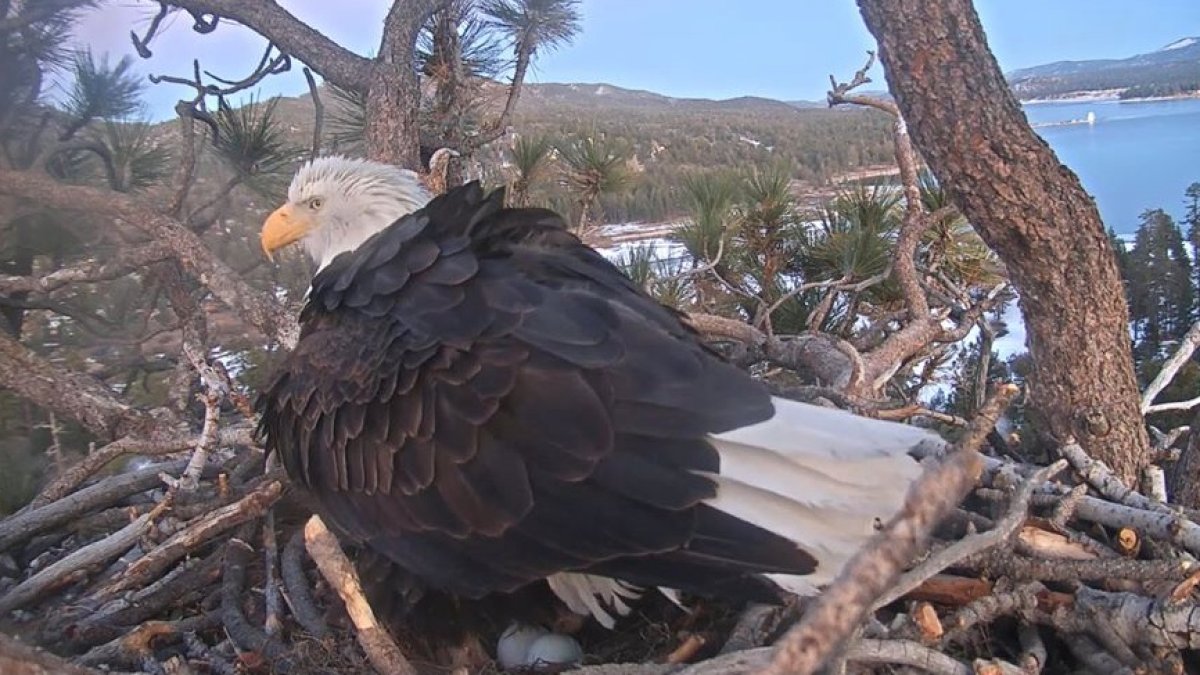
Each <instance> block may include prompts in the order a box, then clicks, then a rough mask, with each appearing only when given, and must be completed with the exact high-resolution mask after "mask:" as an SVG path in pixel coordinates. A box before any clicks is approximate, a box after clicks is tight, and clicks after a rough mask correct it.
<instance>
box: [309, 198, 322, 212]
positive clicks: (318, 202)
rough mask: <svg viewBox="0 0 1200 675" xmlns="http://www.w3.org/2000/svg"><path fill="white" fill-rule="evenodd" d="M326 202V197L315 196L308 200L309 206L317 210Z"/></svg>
mask: <svg viewBox="0 0 1200 675" xmlns="http://www.w3.org/2000/svg"><path fill="white" fill-rule="evenodd" d="M324 203H325V200H324V199H321V198H320V197H313V198H312V199H310V200H308V208H310V209H312V210H313V211H316V210H317V209H319V208H321V205H322V204H324Z"/></svg>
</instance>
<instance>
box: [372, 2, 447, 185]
mask: <svg viewBox="0 0 1200 675" xmlns="http://www.w3.org/2000/svg"><path fill="white" fill-rule="evenodd" d="M443 4H445V0H395V2H393V3H392V9H391V11H389V12H388V15H387V19H386V20H385V21H384V24H383V39H382V41H381V43H380V45H379V57H378V58H376V59H375V61H374V62H373V63H372V64H371V68H370V69H369V75H368V86H367V106H366V129H365V135H366V146H367V156H368V158H370V159H373V160H376V161H380V162H388V163H391V164H398V165H400V166H404V167H407V168H409V169H413V170H416V169H419V168H420V166H421V157H420V154H421V153H420V123H419V119H418V110H419V107H420V106H419V102H420V95H421V90H420V86H419V83H418V81H417V71H416V68H415V64H414V58H415V51H414V50H415V47H416V43H417V33H419V32H420V30H421V26H422V25H423V24H424V23H425V22H426V21H427V20H428V19H429V17H431V16H432V15H433V13H434V11H436V10H437V9H438V8H439V7H440V6H441V5H443Z"/></svg>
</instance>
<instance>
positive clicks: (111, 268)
mask: <svg viewBox="0 0 1200 675" xmlns="http://www.w3.org/2000/svg"><path fill="white" fill-rule="evenodd" d="M170 257H171V250H170V249H169V248H167V246H166V245H165V244H163V243H162V242H158V241H152V242H150V243H148V244H143V245H142V246H138V247H137V248H132V249H128V250H124V251H117V252H116V253H115V254H114V255H112V256H107V260H105V261H104V262H101V261H99V260H89V261H87V262H83V263H80V264H78V265H71V266H68V267H60V268H59V269H57V270H54V271H53V272H50V273H49V274H46V275H44V276H26V277H21V276H0V294H4V295H9V294H12V293H50V292H52V291H56V290H58V289H60V288H62V287H64V286H67V285H69V284H77V283H97V282H100V281H112V280H114V279H120V278H122V277H125V276H127V275H128V274H130V273H132V272H136V271H139V270H141V269H142V268H144V267H146V266H147V265H149V264H151V263H156V262H160V261H163V260H166V259H167V258H170Z"/></svg>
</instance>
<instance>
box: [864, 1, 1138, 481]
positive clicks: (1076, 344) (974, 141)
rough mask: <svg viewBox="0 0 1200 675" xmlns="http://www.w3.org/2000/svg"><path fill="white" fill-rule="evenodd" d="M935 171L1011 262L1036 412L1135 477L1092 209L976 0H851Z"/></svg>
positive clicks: (1111, 306) (1123, 345)
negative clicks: (1024, 102) (1002, 56)
mask: <svg viewBox="0 0 1200 675" xmlns="http://www.w3.org/2000/svg"><path fill="white" fill-rule="evenodd" d="M859 6H860V8H861V10H862V14H863V18H864V19H865V21H866V24H867V27H868V28H869V29H870V30H871V32H872V33H873V34H874V35H875V37H876V39H877V40H878V41H879V55H880V60H881V61H882V62H883V64H884V67H885V69H886V72H887V79H888V84H889V86H890V89H891V91H892V93H893V94H894V95H895V97H896V101H897V104H898V105H899V107H900V110H901V112H902V114H903V115H904V118H905V119H906V120H907V121H908V124H909V127H910V133H911V134H912V137H913V140H914V141H915V142H916V144H917V147H918V148H919V150H920V151H921V152H922V153H923V154H924V156H925V159H926V160H927V161H928V163H929V166H930V168H931V169H932V171H933V173H934V174H935V175H936V176H937V178H938V180H939V181H940V182H941V183H942V185H944V186H945V187H946V188H947V189H948V190H949V192H950V193H951V195H952V196H953V198H954V199H955V201H956V203H957V204H958V206H959V207H960V208H961V210H962V212H963V214H964V215H966V217H967V218H968V219H969V220H970V221H971V222H972V223H973V224H974V225H975V227H976V229H977V230H978V231H979V234H980V235H981V236H982V237H983V239H984V240H985V241H986V242H987V243H988V245H989V246H991V247H992V248H993V249H994V250H995V251H996V253H997V254H998V255H999V256H1000V258H1001V259H1002V260H1003V261H1004V263H1005V265H1006V266H1007V268H1008V272H1009V274H1010V276H1011V278H1012V281H1013V285H1014V286H1015V287H1016V289H1017V291H1018V292H1019V294H1020V303H1021V308H1022V310H1023V312H1024V315H1025V320H1026V324H1027V327H1028V335H1029V338H1028V340H1029V350H1030V352H1031V354H1032V356H1033V362H1034V371H1033V373H1032V376H1031V378H1030V399H1031V402H1032V404H1033V405H1032V406H1031V409H1032V410H1034V411H1036V412H1037V414H1039V415H1040V418H1041V421H1042V422H1043V425H1044V427H1045V430H1046V431H1047V432H1048V433H1049V434H1051V435H1052V436H1054V437H1056V439H1057V440H1059V441H1060V442H1061V441H1067V440H1068V439H1070V438H1075V439H1077V440H1078V441H1079V443H1080V444H1081V445H1082V446H1083V447H1084V449H1086V450H1087V451H1088V453H1089V454H1091V455H1092V456H1093V457H1096V458H1098V459H1101V460H1103V461H1104V462H1106V463H1107V464H1108V465H1109V466H1111V467H1112V468H1113V469H1114V470H1115V471H1116V472H1117V473H1118V475H1120V476H1121V478H1122V479H1123V480H1125V481H1127V482H1130V483H1132V482H1133V481H1134V480H1136V477H1137V475H1138V472H1139V469H1140V468H1141V467H1142V466H1144V465H1145V464H1146V463H1147V462H1148V460H1149V456H1150V442H1149V438H1148V436H1147V434H1146V431H1145V428H1144V427H1143V425H1142V423H1141V414H1140V410H1139V392H1138V388H1137V381H1136V379H1135V377H1134V371H1133V360H1132V356H1131V347H1130V340H1129V333H1128V330H1127V325H1128V308H1127V306H1126V304H1125V295H1124V292H1123V290H1122V286H1121V278H1120V274H1119V272H1118V270H1117V265H1116V259H1115V257H1114V254H1113V251H1112V248H1111V245H1110V242H1109V239H1108V237H1107V236H1106V234H1105V230H1104V226H1103V223H1102V222H1101V220H1100V214H1099V212H1098V211H1097V209H1096V205H1095V203H1094V202H1093V201H1092V199H1091V198H1090V197H1089V196H1088V194H1087V193H1086V192H1085V191H1084V190H1083V187H1082V185H1081V184H1080V182H1079V179H1078V177H1077V176H1076V175H1075V174H1074V173H1072V172H1071V171H1070V170H1069V169H1067V168H1066V167H1065V166H1063V165H1062V164H1061V163H1060V162H1059V160H1058V159H1057V157H1056V156H1055V155H1054V153H1053V152H1052V151H1051V150H1050V148H1049V146H1048V145H1047V144H1046V143H1045V142H1044V141H1042V140H1041V139H1040V138H1039V137H1038V136H1037V135H1036V134H1035V133H1034V132H1033V129H1032V128H1031V127H1030V126H1029V124H1028V122H1027V121H1026V119H1025V116H1024V115H1023V114H1022V112H1021V109H1020V106H1019V105H1018V103H1017V100H1016V98H1015V97H1014V96H1013V94H1012V92H1011V91H1010V90H1009V89H1008V85H1007V83H1006V82H1005V80H1004V76H1003V73H1002V72H1001V71H1000V67H999V65H998V64H997V63H996V59H995V57H993V56H992V54H991V52H990V51H989V49H988V46H987V41H986V38H985V36H984V33H983V28H982V27H981V25H980V23H979V18H978V16H977V15H976V13H975V10H974V8H973V7H972V5H971V2H970V0H945V1H943V2H936V3H933V2H922V1H920V0H903V1H884V0H859Z"/></svg>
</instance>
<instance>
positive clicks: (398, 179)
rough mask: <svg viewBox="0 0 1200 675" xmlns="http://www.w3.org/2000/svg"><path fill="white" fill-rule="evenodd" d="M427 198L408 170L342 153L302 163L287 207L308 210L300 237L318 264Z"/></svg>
mask: <svg viewBox="0 0 1200 675" xmlns="http://www.w3.org/2000/svg"><path fill="white" fill-rule="evenodd" d="M431 198H432V196H431V195H430V193H429V191H428V190H427V189H426V188H425V185H424V183H422V182H421V179H420V177H419V176H418V175H417V174H416V173H415V172H413V171H409V170H407V169H401V168H398V167H395V166H390V165H386V164H380V163H376V162H368V161H364V160H359V159H351V158H349V157H341V156H328V157H319V158H317V159H314V160H312V161H311V162H309V163H307V164H305V165H304V166H303V167H301V168H300V170H299V171H298V172H297V173H296V176H295V178H293V179H292V184H291V186H290V187H289V188H288V203H289V204H290V205H291V206H292V208H294V209H304V210H307V211H311V212H312V215H313V219H314V221H315V222H314V223H313V225H314V227H313V228H312V229H311V230H310V231H309V233H308V234H307V235H306V236H305V237H304V238H303V239H301V240H300V243H301V245H303V246H304V250H305V251H307V252H308V254H309V256H311V257H312V259H313V260H314V261H315V262H316V263H317V266H318V267H319V268H324V267H325V266H326V265H328V264H329V262H330V261H331V260H333V259H334V258H335V257H337V256H338V255H339V254H341V253H344V252H346V251H352V250H354V249H356V248H358V247H359V245H361V244H362V243H363V242H364V241H366V240H367V239H369V238H370V237H371V235H373V234H375V233H376V232H379V231H380V230H383V229H384V228H386V227H387V226H388V225H391V224H392V223H394V222H395V221H396V220H397V219H399V218H400V217H402V216H404V215H406V214H409V213H412V212H413V211H416V210H417V209H419V208H421V207H422V206H424V205H425V204H426V203H428V202H429V200H430V199H431Z"/></svg>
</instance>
